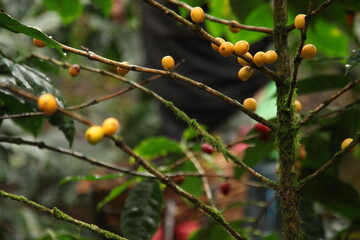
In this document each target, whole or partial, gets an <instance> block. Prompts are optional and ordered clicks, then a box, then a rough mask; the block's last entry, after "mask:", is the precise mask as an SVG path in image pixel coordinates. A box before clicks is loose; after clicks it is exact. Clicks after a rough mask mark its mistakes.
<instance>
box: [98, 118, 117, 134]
mask: <svg viewBox="0 0 360 240" xmlns="http://www.w3.org/2000/svg"><path fill="white" fill-rule="evenodd" d="M101 127H102V130H103V133H104V135H106V136H112V135H114V134H115V133H116V132H117V131H118V130H119V127H120V123H119V121H118V120H117V119H116V118H113V117H110V118H107V119H105V120H104V121H103V123H102V125H101Z"/></svg>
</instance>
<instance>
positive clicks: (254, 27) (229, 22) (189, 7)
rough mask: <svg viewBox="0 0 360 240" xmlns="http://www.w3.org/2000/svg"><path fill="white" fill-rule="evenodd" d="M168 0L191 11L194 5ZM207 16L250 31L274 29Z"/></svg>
mask: <svg viewBox="0 0 360 240" xmlns="http://www.w3.org/2000/svg"><path fill="white" fill-rule="evenodd" d="M167 1H168V2H171V3H173V4H175V5H177V6H179V7H182V8H184V9H186V10H189V11H191V9H192V8H193V7H192V6H190V5H188V4H186V3H184V2H181V1H177V0H167ZM205 18H206V19H208V20H210V21H212V22H216V23H220V24H224V25H229V26H232V27H235V28H239V29H243V30H248V31H253V32H261V33H266V34H272V33H273V30H272V29H271V28H266V27H257V26H250V25H245V24H240V23H238V22H235V21H231V20H226V19H221V18H217V17H214V16H211V15H210V14H205Z"/></svg>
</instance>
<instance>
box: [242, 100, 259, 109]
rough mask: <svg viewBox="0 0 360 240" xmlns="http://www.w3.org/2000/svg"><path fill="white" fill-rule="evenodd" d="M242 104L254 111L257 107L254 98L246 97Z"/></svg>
mask: <svg viewBox="0 0 360 240" xmlns="http://www.w3.org/2000/svg"><path fill="white" fill-rule="evenodd" d="M243 106H244V108H246V109H247V110H249V111H252V112H254V111H255V110H256V107H257V104H256V100H255V99H254V98H247V99H245V100H244V102H243Z"/></svg>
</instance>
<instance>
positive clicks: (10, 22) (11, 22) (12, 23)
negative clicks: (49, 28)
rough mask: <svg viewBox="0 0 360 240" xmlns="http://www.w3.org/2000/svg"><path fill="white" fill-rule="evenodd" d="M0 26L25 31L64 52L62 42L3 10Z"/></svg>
mask: <svg viewBox="0 0 360 240" xmlns="http://www.w3.org/2000/svg"><path fill="white" fill-rule="evenodd" d="M71 1H72V0H71ZM0 27H3V28H6V29H8V30H10V31H12V32H15V33H23V34H25V35H28V36H29V37H32V38H37V39H39V40H41V41H43V42H45V44H46V46H48V47H50V48H55V49H57V50H58V52H59V53H60V54H63V51H62V48H61V44H60V43H59V42H57V41H55V40H54V39H52V38H51V37H49V36H47V35H46V34H45V33H43V32H42V31H40V30H39V29H37V28H35V27H28V26H26V25H24V24H22V23H20V22H19V21H17V20H16V19H14V18H12V17H11V16H9V15H7V14H5V13H3V12H0Z"/></svg>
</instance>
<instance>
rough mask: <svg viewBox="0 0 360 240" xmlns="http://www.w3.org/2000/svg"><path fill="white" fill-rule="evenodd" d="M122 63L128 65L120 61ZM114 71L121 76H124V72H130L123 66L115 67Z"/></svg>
mask: <svg viewBox="0 0 360 240" xmlns="http://www.w3.org/2000/svg"><path fill="white" fill-rule="evenodd" d="M121 63H122V64H125V65H129V63H128V62H121ZM116 71H117V72H118V73H119V74H120V75H121V76H125V75H126V74H128V73H129V72H130V70H129V69H126V68H123V67H120V66H119V67H117V68H116Z"/></svg>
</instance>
